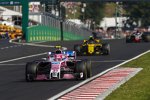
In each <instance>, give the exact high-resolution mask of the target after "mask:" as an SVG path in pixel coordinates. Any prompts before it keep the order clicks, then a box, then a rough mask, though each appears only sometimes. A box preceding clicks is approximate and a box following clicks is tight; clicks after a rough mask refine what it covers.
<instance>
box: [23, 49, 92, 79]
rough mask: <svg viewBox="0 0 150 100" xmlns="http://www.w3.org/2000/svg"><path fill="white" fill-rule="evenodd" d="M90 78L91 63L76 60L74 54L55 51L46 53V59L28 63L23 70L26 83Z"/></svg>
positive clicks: (73, 52) (59, 50)
mask: <svg viewBox="0 0 150 100" xmlns="http://www.w3.org/2000/svg"><path fill="white" fill-rule="evenodd" d="M91 76H92V71H91V62H90V61H88V60H76V52H75V51H68V50H65V51H63V50H61V49H57V50H56V51H55V52H48V54H47V58H43V59H42V60H35V61H32V62H28V63H27V64H26V69H25V78H26V81H29V82H30V81H34V80H60V79H77V80H78V79H87V78H90V77H91Z"/></svg>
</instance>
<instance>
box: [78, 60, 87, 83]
mask: <svg viewBox="0 0 150 100" xmlns="http://www.w3.org/2000/svg"><path fill="white" fill-rule="evenodd" d="M76 73H78V74H79V76H78V77H77V79H83V80H85V79H87V69H86V62H85V61H78V62H77V63H76Z"/></svg>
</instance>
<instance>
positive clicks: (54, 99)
mask: <svg viewBox="0 0 150 100" xmlns="http://www.w3.org/2000/svg"><path fill="white" fill-rule="evenodd" d="M148 52H150V50H148V51H146V52H144V53H141V54H139V55H137V56H136V57H133V58H131V59H129V60H126V61H124V62H122V63H120V64H118V65H116V66H113V67H111V68H109V69H107V70H105V71H103V72H101V73H99V74H97V75H95V76H93V77H91V78H89V79H87V80H85V81H83V82H80V83H79V84H77V85H74V86H72V87H70V88H69V89H66V90H65V91H62V92H60V93H58V94H57V95H54V96H53V97H51V98H48V99H47V100H57V98H59V97H60V96H62V95H64V94H66V93H68V92H70V91H72V90H74V89H76V88H78V87H80V86H81V85H84V84H85V83H88V82H90V81H92V80H94V79H95V78H97V77H99V76H101V75H103V74H105V73H107V72H108V71H111V70H113V69H115V68H117V67H120V66H121V65H123V64H125V63H128V62H130V61H132V60H135V59H137V58H139V57H141V56H143V55H144V54H146V53H148Z"/></svg>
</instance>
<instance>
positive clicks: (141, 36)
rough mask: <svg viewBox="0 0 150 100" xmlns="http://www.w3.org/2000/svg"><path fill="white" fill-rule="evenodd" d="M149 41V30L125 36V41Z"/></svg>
mask: <svg viewBox="0 0 150 100" xmlns="http://www.w3.org/2000/svg"><path fill="white" fill-rule="evenodd" d="M139 42H150V32H143V33H142V32H135V33H132V34H131V35H127V36H126V43H139Z"/></svg>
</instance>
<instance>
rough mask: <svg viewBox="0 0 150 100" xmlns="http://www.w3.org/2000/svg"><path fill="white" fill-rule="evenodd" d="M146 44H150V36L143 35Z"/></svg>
mask: <svg viewBox="0 0 150 100" xmlns="http://www.w3.org/2000/svg"><path fill="white" fill-rule="evenodd" d="M143 40H144V42H150V34H147V35H143Z"/></svg>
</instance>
